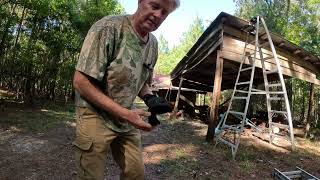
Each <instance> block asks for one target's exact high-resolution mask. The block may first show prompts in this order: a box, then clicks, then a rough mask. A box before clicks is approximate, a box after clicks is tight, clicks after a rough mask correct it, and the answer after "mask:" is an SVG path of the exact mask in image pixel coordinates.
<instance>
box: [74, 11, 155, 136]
mask: <svg viewBox="0 0 320 180" xmlns="http://www.w3.org/2000/svg"><path fill="white" fill-rule="evenodd" d="M129 17H130V15H122V16H108V17H105V18H103V19H101V20H99V21H98V22H96V23H95V24H94V25H93V26H92V27H91V28H90V30H89V32H88V34H87V36H86V38H85V41H84V43H83V46H82V49H81V53H80V57H79V60H78V63H77V66H76V70H77V71H80V72H82V73H84V74H86V75H88V76H90V77H92V78H93V79H94V80H95V81H96V82H95V84H96V85H97V86H98V87H99V88H100V89H101V90H102V91H103V92H104V93H105V94H106V95H107V96H108V97H110V98H111V99H113V101H115V102H116V103H118V104H120V105H121V106H122V107H125V108H128V109H132V108H133V101H134V99H135V98H136V96H137V95H138V93H139V91H140V90H141V88H142V86H143V85H144V83H146V82H147V80H148V83H150V82H149V81H150V80H151V77H152V68H153V67H154V65H155V63H156V60H157V56H158V44H157V40H156V38H155V37H154V36H153V35H152V34H151V33H149V38H148V41H147V42H144V41H143V40H142V39H141V38H140V37H139V36H138V34H137V32H136V31H135V30H134V29H133V26H132V24H131V21H130V20H129ZM76 106H78V107H88V108H90V109H92V110H94V111H96V112H97V113H98V114H99V116H101V118H103V119H104V120H105V122H106V125H107V126H108V127H109V128H111V129H112V130H114V131H116V132H127V131H129V130H131V129H133V128H134V127H133V126H132V125H131V124H129V123H128V122H126V121H123V120H120V119H119V118H117V117H114V116H112V115H111V114H109V113H108V112H106V111H103V110H101V109H99V108H97V107H94V106H93V105H92V104H91V103H90V102H89V101H86V100H85V99H84V98H82V97H81V96H80V95H79V93H76Z"/></svg>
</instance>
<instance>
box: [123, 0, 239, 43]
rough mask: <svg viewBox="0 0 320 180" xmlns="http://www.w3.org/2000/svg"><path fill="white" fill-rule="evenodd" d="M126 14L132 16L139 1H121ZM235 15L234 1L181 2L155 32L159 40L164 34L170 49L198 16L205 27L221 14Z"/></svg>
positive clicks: (195, 0)
mask: <svg viewBox="0 0 320 180" xmlns="http://www.w3.org/2000/svg"><path fill="white" fill-rule="evenodd" d="M119 2H120V3H121V4H122V6H123V7H124V9H125V11H126V13H128V14H132V13H134V12H135V10H136V9H137V6H138V0H119ZM222 11H223V12H226V13H229V14H234V11H235V4H234V2H233V0H180V7H179V8H178V9H177V10H175V11H174V12H173V13H172V14H170V15H169V16H168V17H167V19H166V20H165V21H164V22H163V23H162V25H161V26H160V27H159V28H158V30H156V31H155V32H153V34H154V35H155V36H156V37H157V38H159V36H160V35H161V34H162V35H163V36H164V38H165V39H166V40H167V41H168V43H169V47H172V46H174V45H178V44H179V41H180V39H181V38H182V35H183V33H184V32H187V31H188V28H189V26H190V25H191V24H192V22H193V21H194V20H195V19H196V17H197V16H198V17H199V18H200V19H202V20H203V23H204V25H205V27H207V26H208V25H209V24H210V22H212V21H213V20H214V19H215V18H216V17H217V16H218V15H219V14H220V12H222Z"/></svg>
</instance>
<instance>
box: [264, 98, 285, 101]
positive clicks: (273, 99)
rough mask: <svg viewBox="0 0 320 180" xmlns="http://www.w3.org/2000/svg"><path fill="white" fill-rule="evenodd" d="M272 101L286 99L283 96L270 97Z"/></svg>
mask: <svg viewBox="0 0 320 180" xmlns="http://www.w3.org/2000/svg"><path fill="white" fill-rule="evenodd" d="M268 99H269V100H270V101H281V100H284V98H283V97H270V98H268Z"/></svg>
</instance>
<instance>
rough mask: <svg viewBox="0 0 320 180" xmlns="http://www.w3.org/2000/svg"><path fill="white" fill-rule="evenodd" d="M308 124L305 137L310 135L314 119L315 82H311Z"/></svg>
mask: <svg viewBox="0 0 320 180" xmlns="http://www.w3.org/2000/svg"><path fill="white" fill-rule="evenodd" d="M307 118H308V119H307V124H306V126H305V133H304V138H307V137H308V134H309V131H310V127H311V123H312V121H314V84H313V83H311V84H310V96H309V108H308V116H307Z"/></svg>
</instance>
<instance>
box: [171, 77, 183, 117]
mask: <svg viewBox="0 0 320 180" xmlns="http://www.w3.org/2000/svg"><path fill="white" fill-rule="evenodd" d="M182 82H183V77H181V78H180V83H179V89H178V93H177V97H176V102H175V103H174V109H173V116H175V115H176V113H177V112H178V104H179V100H180V94H181V87H182Z"/></svg>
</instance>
